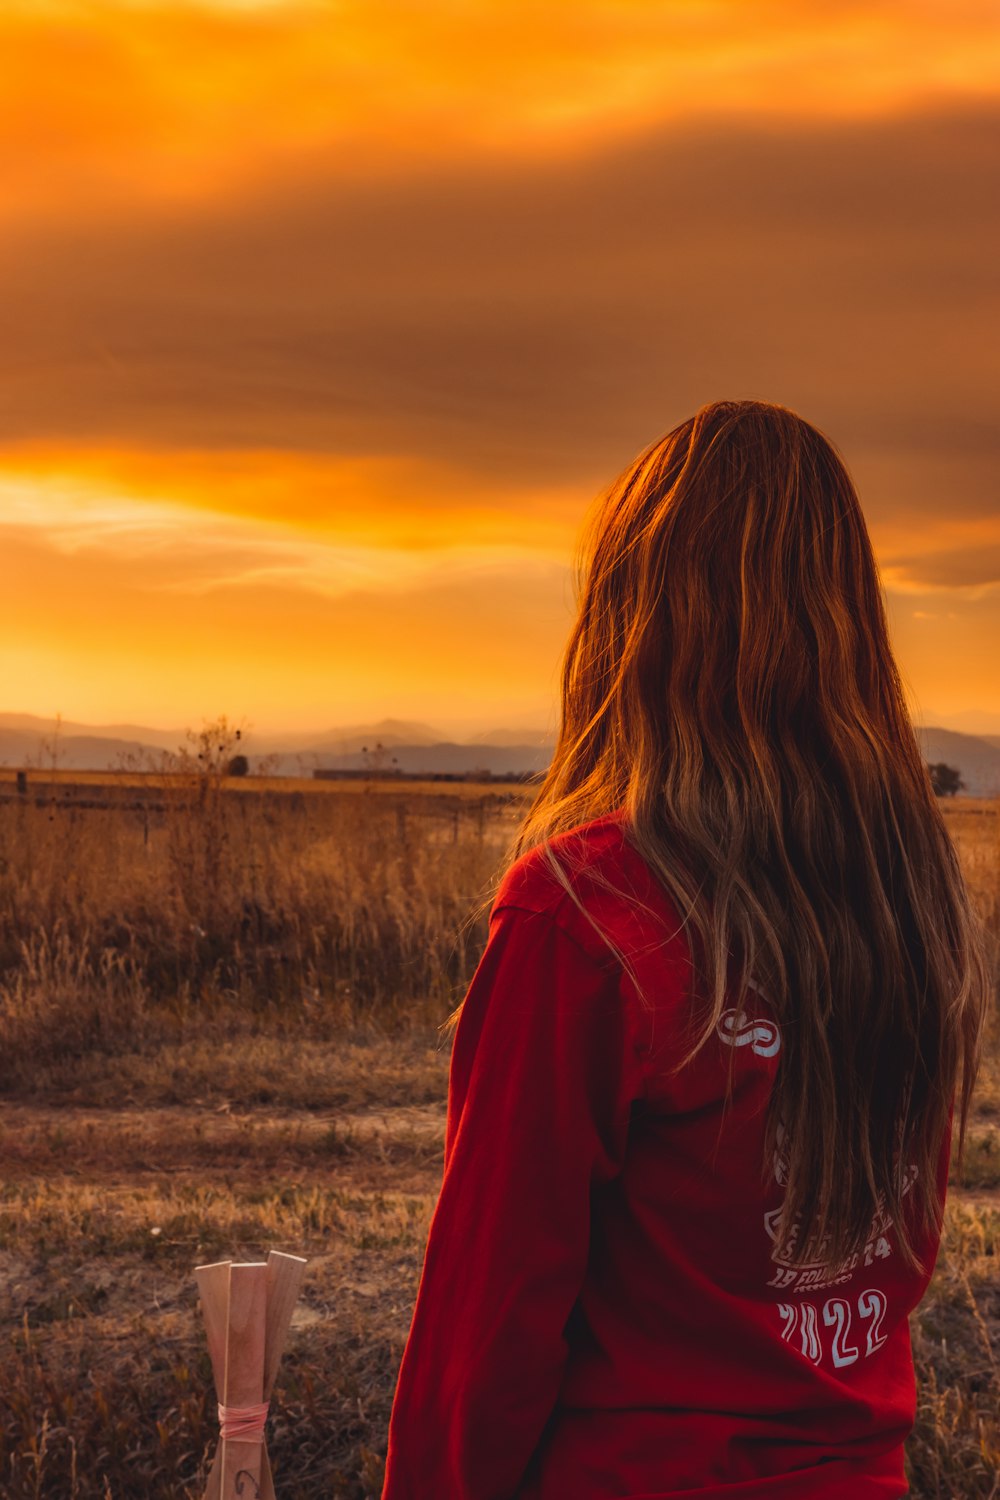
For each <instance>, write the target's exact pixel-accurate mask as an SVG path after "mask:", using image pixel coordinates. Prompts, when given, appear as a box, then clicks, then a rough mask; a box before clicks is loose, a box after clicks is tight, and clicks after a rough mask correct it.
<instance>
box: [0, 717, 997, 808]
mask: <svg viewBox="0 0 1000 1500" xmlns="http://www.w3.org/2000/svg"><path fill="white" fill-rule="evenodd" d="M917 737H918V739H919V741H920V744H921V749H922V750H923V754H924V759H925V760H927V761H931V762H934V761H944V762H945V763H946V764H948V765H950V766H957V767H958V770H959V771H960V773H961V775H962V779H963V780H964V782H965V793H966V795H968V796H975V797H996V796H1000V734H980V735H975V734H961V733H959V732H958V731H957V730H954V729H942V728H940V727H937V726H930V725H929V726H926V727H918V729H917ZM185 745H187V746H189V745H190V742H189V741H188V740H187V739H186V733H185V731H184V730H183V729H177V730H167V729H149V728H146V727H145V726H144V725H140V724H101V725H93V724H79V723H74V722H72V721H68V720H63V721H62V722H61V723H60V725H59V732H58V735H57V734H56V733H55V724H54V722H53V721H52V720H51V719H42V718H39V717H37V716H35V715H33V714H15V713H0V766H6V767H9V768H12V767H22V766H27V767H29V768H31V767H33V766H37V767H38V768H39V769H44V768H47V767H50V766H51V765H52V764H53V755H54V757H55V764H56V766H57V767H58V768H59V769H60V770H68V771H104V770H120V769H122V767H123V766H127V765H129V764H131V765H132V766H134V767H135V768H137V769H138V768H141V767H142V766H143V765H145V764H149V766H150V767H151V768H152V767H155V766H157V765H158V764H159V762H160V759H161V757H162V754H163V752H164V751H177V750H178V749H179V748H181V747H182V746H185ZM379 745H381V747H382V748H381V750H377V749H376V747H377V746H379ZM243 749H244V753H245V754H246V756H247V759H248V761H249V762H250V769H251V771H255V770H267V771H268V772H269V773H270V774H272V775H278V776H282V775H284V776H310V775H311V774H312V772H313V771H314V770H316V769H319V768H325V769H328V770H363V769H365V767H366V766H372V765H373V764H381V765H382V766H384V767H385V768H391V767H392V766H394V765H395V766H398V768H399V769H400V770H401V771H408V772H411V773H419V772H421V771H453V772H465V771H489V772H490V773H491V774H493V775H500V774H502V773H503V772H509V771H541V770H544V768H545V767H546V766H547V765H548V762H549V759H550V757H551V754H552V737H551V735H550V734H547V733H546V732H545V731H544V730H530V729H495V730H491V731H487V732H484V733H482V734H478V735H476V736H475V737H474V738H472V739H470V740H467V741H465V742H463V743H457V742H455V741H453V740H449V739H448V738H447V736H446V735H444V734H442V733H441V731H440V730H437V729H435V728H434V727H433V726H432V725H430V724H422V723H419V722H413V721H410V720H405V719H382V720H380V721H379V722H378V723H373V724H352V725H347V726H343V727H341V728H332V729H326V730H320V731H314V732H309V731H302V732H298V733H294V734H271V735H267V734H262V735H260V736H259V737H258V736H257V735H255V734H252V733H250V734H248V735H247V737H246V740H245V742H244V745H243Z"/></svg>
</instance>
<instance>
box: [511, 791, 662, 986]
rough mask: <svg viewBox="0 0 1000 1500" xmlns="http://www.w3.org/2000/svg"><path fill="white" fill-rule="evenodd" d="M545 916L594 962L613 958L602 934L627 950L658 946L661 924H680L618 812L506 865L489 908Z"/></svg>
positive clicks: (538, 846)
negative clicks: (654, 943)
mask: <svg viewBox="0 0 1000 1500" xmlns="http://www.w3.org/2000/svg"><path fill="white" fill-rule="evenodd" d="M507 906H512V907H520V908H521V909H522V910H525V911H530V912H536V913H544V914H546V915H547V916H548V917H549V918H550V920H552V921H554V922H555V923H556V924H557V925H558V926H560V927H562V928H563V930H564V931H566V932H567V933H568V935H569V936H570V937H572V938H573V939H574V940H575V941H576V942H577V943H578V944H579V946H581V947H582V948H584V949H585V950H586V951H587V952H589V953H591V954H592V956H593V957H594V958H595V959H597V960H598V961H599V962H608V961H613V953H612V950H611V949H609V946H608V944H607V942H606V941H605V939H604V937H603V936H602V933H606V934H607V935H608V936H610V937H611V938H612V939H613V940H614V941H615V943H616V944H617V945H618V946H619V947H621V948H623V949H624V950H625V951H630V950H632V951H634V950H635V949H636V948H637V947H639V948H641V947H642V946H644V945H645V944H646V943H648V942H656V943H658V944H662V942H663V940H664V924H666V925H667V926H668V927H669V928H670V931H671V933H672V934H673V935H675V936H677V935H678V930H679V928H680V927H681V926H682V924H681V922H680V918H679V917H678V915H677V908H676V907H675V905H674V903H673V901H672V900H671V899H670V897H669V896H668V894H667V892H666V891H665V890H664V888H663V885H662V882H661V881H659V880H657V879H656V878H655V876H654V875H653V872H652V871H651V870H650V868H649V866H648V865H647V863H646V861H645V860H644V859H643V857H642V855H641V854H640V853H639V851H638V850H637V849H636V847H635V845H634V844H633V843H632V842H631V840H630V839H629V836H628V822H627V818H626V816H625V813H624V811H623V810H615V811H613V812H609V813H606V814H604V815H603V816H601V817H597V818H592V819H590V820H589V821H588V822H585V823H579V824H577V825H576V826H575V827H573V828H569V829H566V830H564V831H563V832H561V833H557V834H554V835H552V836H551V837H550V838H549V839H547V840H545V841H543V842H542V843H539V844H536V845H534V846H532V847H531V848H530V849H526V850H525V851H524V852H523V853H522V854H520V855H519V856H518V858H517V859H516V860H514V862H513V863H512V864H511V865H510V866H509V868H508V869H507V871H506V872H505V874H504V875H503V877H502V879H501V881H500V884H499V886H498V888H497V892H496V895H495V897H494V900H493V904H492V911H493V912H496V911H498V910H500V908H502V907H507Z"/></svg>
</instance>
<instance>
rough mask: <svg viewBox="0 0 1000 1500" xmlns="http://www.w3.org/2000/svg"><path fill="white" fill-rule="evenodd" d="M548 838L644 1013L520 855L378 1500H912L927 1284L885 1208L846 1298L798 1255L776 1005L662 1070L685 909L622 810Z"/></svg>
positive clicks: (684, 958)
mask: <svg viewBox="0 0 1000 1500" xmlns="http://www.w3.org/2000/svg"><path fill="white" fill-rule="evenodd" d="M554 843H555V846H556V848H557V849H559V848H560V847H562V848H563V849H565V850H566V852H571V853H572V854H573V857H574V859H575V860H580V859H583V860H584V861H585V862H586V869H584V870H583V871H581V872H580V873H577V874H575V875H574V876H573V877H572V881H573V886H574V889H575V890H576V892H577V894H578V895H579V897H580V899H581V901H582V902H583V905H584V907H585V911H586V913H587V914H589V915H590V916H592V917H593V918H594V920H595V921H597V922H598V923H599V924H600V926H601V927H603V928H604V929H606V930H608V931H609V932H610V933H611V935H612V936H613V937H614V938H615V940H616V942H617V943H618V944H619V945H620V946H621V947H622V948H623V949H624V951H625V952H626V954H627V955H628V957H629V959H630V960H631V962H632V963H633V965H634V967H635V971H636V974H637V977H638V978H639V980H640V983H641V985H642V987H643V989H644V990H645V991H646V993H647V994H648V995H650V996H652V997H653V999H654V1004H653V1006H652V1008H651V1009H647V1008H645V1007H644V1006H643V1005H642V1003H641V1001H640V999H639V996H638V995H637V994H636V991H635V987H634V985H633V983H632V981H631V980H630V979H629V978H628V976H627V974H626V972H625V970H624V968H623V966H622V965H621V963H620V962H619V960H618V959H617V958H616V957H615V956H614V955H613V954H612V953H611V951H610V950H609V949H608V947H607V945H606V944H605V943H604V941H603V940H602V939H601V937H600V936H599V934H598V933H597V932H596V931H595V930H594V928H593V927H592V926H591V925H590V923H589V921H588V918H587V915H585V914H584V912H581V911H580V910H579V909H578V908H577V906H576V905H575V903H574V902H573V900H572V898H571V897H570V896H569V895H568V894H567V893H566V892H565V890H564V889H563V888H562V887H561V886H560V885H559V884H558V883H557V882H556V880H555V879H554V878H553V876H552V874H551V872H550V870H549V869H548V868H547V866H546V863H545V860H544V858H543V856H542V854H541V852H540V851H539V850H532V851H529V852H528V853H527V854H525V855H523V856H522V857H521V858H520V859H519V860H518V861H517V862H516V864H514V865H513V866H512V868H511V869H510V870H509V871H508V873H507V875H506V877H505V879H504V881H503V883H502V885H501V887H500V890H499V892H498V893H497V896H496V899H495V901H494V903H493V907H492V911H491V917H490V930H489V938H488V941H487V944H486V948H485V951H484V953H483V955H482V958H481V960H480V963H479V966H478V968H477V970H476V973H475V975H474V977H473V980H472V983H471V985H470V987H469V989H468V992H467V995H466V999H465V1004H464V1007H463V1011H462V1014H461V1017H460V1019H459V1024H458V1026H457V1028H456V1031H455V1036H454V1041H453V1050H452V1056H451V1070H450V1079H449V1095H448V1114H447V1125H446V1136H445V1167H444V1177H443V1182H442V1186H441V1192H440V1196H439V1198H438V1201H437V1205H436V1208H435V1211H434V1215H433V1217H432V1220H431V1225H430V1231H429V1235H428V1241H427V1248H426V1254H425V1259H424V1265H423V1271H422V1274H421V1278H420V1283H419V1287H418V1292H417V1299H416V1305H415V1308H414V1312H413V1319H412V1323H411V1326H410V1331H409V1337H408V1339H407V1343H406V1347H405V1349H404V1352H403V1358H402V1362H401V1365H400V1369H399V1378H398V1382H397V1386H396V1393H395V1399H394V1403H393V1408H392V1414H391V1418H390V1424H389V1444H388V1454H387V1460H386V1477H385V1484H384V1488H383V1490H382V1500H609V1497H612V1496H615V1497H628V1500H682V1497H683V1500H690V1497H692V1496H697V1497H698V1500H756V1497H760V1500H807V1497H808V1500H834V1497H836V1500H876V1497H878V1500H898V1497H900V1496H903V1495H904V1494H905V1493H906V1482H905V1479H904V1474H903V1447H902V1444H903V1441H904V1439H905V1438H906V1436H907V1435H908V1433H909V1431H910V1429H911V1427H912V1425H913V1421H914V1415H915V1385H914V1373H913V1361H912V1356H911V1351H910V1341H909V1327H908V1321H907V1314H908V1313H909V1312H910V1311H911V1309H912V1308H913V1307H914V1306H915V1305H916V1303H917V1302H918V1301H919V1299H920V1297H921V1296H922V1294H923V1292H924V1290H925V1287H926V1285H927V1280H928V1275H929V1273H928V1275H920V1274H915V1273H912V1272H909V1271H907V1269H906V1267H905V1265H904V1264H903V1261H902V1259H901V1257H900V1255H899V1253H898V1250H897V1247H896V1243H895V1238H894V1233H893V1229H892V1225H891V1223H890V1222H889V1221H888V1220H887V1218H886V1217H885V1216H884V1215H883V1216H881V1218H880V1219H877V1220H876V1222H874V1223H873V1226H872V1235H871V1239H870V1241H869V1243H868V1244H867V1246H866V1247H865V1251H864V1252H863V1254H862V1255H861V1256H860V1257H859V1258H858V1263H857V1265H856V1266H855V1267H854V1269H853V1270H847V1269H846V1268H842V1271H841V1275H840V1276H839V1277H838V1278H836V1279H831V1276H830V1274H829V1273H826V1272H825V1271H824V1269H823V1268H822V1267H821V1266H817V1267H811V1268H810V1267H805V1268H798V1269H796V1268H794V1267H790V1266H787V1265H784V1264H783V1263H782V1261H781V1257H780V1254H779V1253H778V1251H777V1249H776V1242H775V1239H774V1235H773V1227H774V1222H775V1218H776V1216H777V1211H778V1210H779V1208H780V1204H781V1201H782V1192H783V1188H782V1178H783V1171H782V1163H781V1160H780V1153H779V1157H778V1159H777V1160H775V1161H774V1162H773V1163H772V1166H773V1170H772V1171H771V1173H770V1179H769V1186H767V1187H762V1184H761V1161H762V1152H763V1149H764V1147H763V1139H764V1124H765V1115H766V1106H767V1102H768V1097H769V1093H770V1089H771V1086H772V1082H773V1079H774V1074H775V1070H776V1067H777V1064H778V1058H779V1054H780V1050H781V1036H780V1032H779V1028H778V1026H777V1025H776V1024H775V1022H774V1020H773V1019H772V1018H771V1017H770V1015H769V1013H768V1008H767V1005H766V1002H765V1000H764V997H763V996H762V995H761V994H760V992H759V991H757V990H756V989H752V990H749V991H747V993H745V994H744V995H742V996H739V997H737V996H734V999H733V1004H732V1006H731V1008H729V1009H728V1010H727V1013H726V1015H725V1016H724V1017H723V1020H722V1022H721V1023H720V1026H719V1027H718V1028H717V1034H716V1035H715V1036H713V1038H712V1041H711V1042H710V1043H709V1044H708V1045H707V1046H706V1047H705V1048H704V1049H703V1050H702V1051H701V1053H699V1055H698V1057H697V1058H696V1059H695V1060H694V1061H693V1062H692V1063H690V1064H689V1065H688V1066H687V1067H686V1068H684V1069H683V1070H682V1071H681V1072H680V1073H679V1074H677V1075H675V1076H674V1077H672V1078H671V1077H669V1076H667V1074H666V1070H665V1068H664V1063H665V1062H667V1061H668V1060H670V1059H671V1058H672V1057H673V1058H676V1057H677V1056H679V1055H680V1053H679V1052H678V1050H677V1049H678V1048H680V1047H681V1046H682V1043H683V1041H684V1040H686V1038H687V1035H688V1033H684V1034H683V1036H682V1025H683V1022H684V1020H685V1019H686V1018H688V1016H689V1013H690V1000H691V976H692V969H691V963H690V950H689V948H688V945H687V941H686V939H685V938H684V936H683V933H682V928H681V923H680V918H679V917H678V915H677V912H676V909H675V908H674V907H673V906H672V904H671V903H670V901H669V899H668V897H667V895H666V893H665V892H664V891H663V888H662V886H661V885H660V883H659V882H658V881H656V880H655V879H654V878H653V876H652V875H651V872H650V871H649V868H648V866H647V865H646V864H645V861H644V860H642V859H641V857H640V856H639V855H638V854H637V853H636V852H635V850H634V849H633V848H632V847H631V845H629V844H628V842H627V841H626V839H625V837H624V833H623V826H622V822H621V819H620V817H619V815H618V814H610V815H609V816H608V817H606V818H601V819H596V820H594V821H593V822H590V823H587V824H583V825H581V826H580V827H578V828H576V829H573V830H571V831H570V832H568V833H565V834H561V835H559V836H558V837H557V838H556V839H555V841H554ZM569 846H571V848H570V847H569ZM592 877H593V878H592ZM603 878H606V879H607V880H608V881H610V882H611V883H612V884H614V885H616V886H617V887H619V888H620V889H624V890H626V891H628V892H629V893H630V899H629V900H627V901H623V900H622V898H621V897H620V896H615V895H613V894H612V893H610V892H608V891H606V890H605V889H603V888H602V885H601V880H602V879H603ZM633 898H634V899H633ZM644 908H645V909H644ZM664 924H665V925H664ZM730 1060H732V1062H733V1064H734V1069H735V1071H734V1083H733V1093H732V1098H731V1101H730V1105H729V1110H728V1112H727V1113H726V1114H725V1115H723V1111H722V1105H723V1099H724V1094H725V1083H726V1073H727V1066H728V1064H729V1062H730ZM720 1130H721V1134H720ZM947 1154H948V1153H947V1150H946V1151H945V1152H944V1153H943V1155H942V1167H941V1170H942V1172H946V1170H947ZM922 1248H923V1250H924V1254H925V1263H927V1264H931V1263H932V1262H933V1259H934V1256H935V1255H936V1253H937V1243H936V1241H935V1242H934V1243H933V1244H929V1245H925V1246H924V1247H922Z"/></svg>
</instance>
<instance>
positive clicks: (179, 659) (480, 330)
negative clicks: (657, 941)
mask: <svg viewBox="0 0 1000 1500" xmlns="http://www.w3.org/2000/svg"><path fill="white" fill-rule="evenodd" d="M0 55H2V56H3V58H4V72H5V83H4V89H3V90H2V92H0V172H2V174H3V181H4V185H5V186H4V192H3V194H2V195H0V286H2V287H3V289H4V290H3V292H2V294H0V295H2V297H3V312H4V331H5V336H4V339H3V340H2V341H0V382H2V388H3V391H4V398H3V401H2V403H0V528H2V545H3V559H4V566H3V589H4V597H5V601H6V602H7V610H8V618H9V619H10V620H11V621H12V628H11V629H9V630H8V631H5V632H4V634H3V639H2V643H0V657H2V667H3V679H2V680H3V683H4V692H3V703H2V704H0V707H3V708H5V709H8V710H10V711H15V710H16V711H22V712H29V713H37V714H42V715H48V716H51V715H54V714H55V713H56V712H61V713H62V714H63V715H64V716H65V717H67V718H73V719H78V720H82V721H85V722H89V723H95V724H96V723H102V722H110V721H122V720H129V721H131V722H147V723H150V724H153V725H168V724H174V723H184V722H187V723H193V722H196V721H197V720H198V719H199V717H201V716H203V715H211V714H213V713H218V712H223V711H227V712H229V713H231V714H234V715H236V716H240V715H246V716H248V718H249V719H250V720H251V721H252V722H253V723H254V724H256V725H257V726H259V727H261V728H274V729H280V728H309V727H317V728H318V727H324V726H327V725H333V724H337V723H341V722H351V721H357V720H361V719H366V718H369V717H380V716H382V715H393V716H399V717H408V718H419V719H422V720H428V721H430V722H432V723H435V724H441V725H442V726H443V727H445V728H449V729H450V728H451V727H453V726H461V725H472V724H479V725H480V726H481V728H483V729H488V728H490V727H501V726H503V725H507V724H513V725H535V726H537V727H538V728H545V727H547V726H550V725H551V723H552V721H553V715H554V711H555V684H556V680H557V673H558V665H559V657H560V653H561V650H562V646H563V642H564V639H565V636H566V632H567V630H568V627H569V621H570V616H571V609H572V584H571V571H570V564H571V561H572V552H573V547H574V543H575V541H576V539H577V536H578V532H579V527H580V523H581V522H582V519H583V516H584V513H585V511H586V509H587V507H588V505H589V504H590V502H591V500H592V499H593V497H594V496H595V495H596V494H597V493H598V492H599V491H600V490H601V489H603V488H604V486H606V485H607V483H609V482H610V480H611V479H612V478H613V477H614V475H615V474H616V473H617V472H618V471H619V470H620V469H621V467H622V466H623V465H624V464H625V463H626V462H627V461H628V460H629V459H630V458H631V457H632V456H633V454H634V453H635V452H636V451H638V449H639V448H640V447H643V446H645V445H646V444H647V443H648V442H650V441H651V440H652V439H653V438H655V437H657V436H659V435H660V434H661V433H662V432H664V431H666V430H667V429H668V428H669V427H671V426H673V425H675V424H676V423H677V422H679V421H680V420H682V419H683V418H684V417H686V416H688V415H689V414H690V413H691V412H692V411H693V410H694V409H695V408H696V407H697V406H698V405H700V404H701V403H702V402H704V401H707V400H711V399H715V398H717V397H723V396H734V395H754V396H763V397H765V398H766V399H770V400H775V401H780V402H782V403H784V404H787V405H789V406H792V407H794V408H795V409H796V410H798V411H800V412H801V414H802V415H803V416H805V417H807V418H808V419H809V420H811V421H813V422H815V423H816V424H817V425H818V426H820V427H821V428H822V429H823V430H824V431H825V432H827V434H828V435H829V436H830V437H831V438H832V439H833V440H834V441H835V442H836V443H837V445H838V446H839V447H840V449H841V451H842V452H843V454H844V456H845V458H846V460H847V462H848V464H849V467H850V468H851V471H852V473H853V475H854V477H855V479H856V481H857V483H858V488H859V492H860V494H861V498H862V502H863V504H864V506H865V510H866V514H867V515H868V517H869V521H870V525H871V530H872V535H873V539H874V541H875V545H876V549H877V552H878V555H879V560H880V565H881V567H882V570H883V580H884V582H885V585H886V588H887V593H888V599H889V606H890V613H891V619H892V625H893V631H894V639H895V642H896V647H897V652H898V654H899V658H900V664H901V667H902V669H903V671H904V676H905V678H906V680H907V684H908V687H909V689H910V691H911V694H912V698H913V706H914V712H915V713H917V715H918V716H921V717H924V718H932V717H933V718H934V719H935V720H936V722H947V721H948V717H949V716H962V715H963V714H968V713H970V712H974V713H975V714H978V715H979V716H980V717H981V719H982V725H981V727H982V728H983V729H993V730H994V731H1000V676H998V674H997V672H996V670H995V661H996V658H997V654H998V648H1000V503H998V501H997V497H996V473H997V471H998V470H997V457H998V455H997V451H996V449H997V422H996V411H995V395H994V392H995V390H996V389H997V388H998V384H997V370H996V355H995V352H994V351H995V348H996V343H997V341H996V339H995V337H994V336H993V333H992V331H991V328H990V322H991V319H992V318H993V317H994V316H995V298H996V287H995V279H994V275H993V265H994V263H995V256H996V247H997V228H998V225H997V220H998V217H1000V209H998V207H997V205H996V201H995V200H996V197H997V195H996V194H995V193H990V192H988V191H987V190H986V186H985V185H986V184H987V183H989V182H991V181H995V180H996V168H997V156H998V155H1000V130H998V124H1000V100H998V97H997V84H996V80H997V78H998V77H1000V18H998V13H997V10H996V6H995V5H994V4H993V3H989V4H986V3H982V4H980V3H976V4H973V3H954V4H947V5H945V4H943V3H936V4H931V3H922V4H921V3H917V4H914V3H912V0H910V3H905V4H904V3H895V4H894V3H881V4H880V3H875V4H872V3H866V4H864V5H862V4H856V5H855V4H845V5H839V6H836V7H815V6H814V7H808V6H802V5H800V4H792V3H790V0H785V3H777V0H772V3H769V4H765V5H762V6H754V7H747V6H745V5H742V4H739V3H737V0H705V3H685V0H670V3H665V4H661V5H649V4H647V3H640V0H631V3H626V0H615V3H607V0H606V3H586V0H584V3H581V4H579V5H575V6H573V7H572V8H570V7H567V6H566V5H564V4H555V3H549V4H533V5H531V6H530V7H529V6H527V5H525V4H518V3H513V4H512V3H507V4H500V3H493V0H489V3H478V4H458V5H456V4H450V3H449V4H444V3H441V4H435V3H433V0H428V3H427V4H426V5H422V6H419V7H418V6H415V5H413V4H410V3H403V0H365V3H361V0H322V3H321V0H316V3H305V0H287V3H283V0H269V3H264V0H261V3H251V0H244V3H238V0H212V3H207V0H199V3H196V0H189V3H173V4H170V3H153V0H148V3H147V0H130V3H126V0H117V3H112V0H95V3H85V0H78V3H70V0H65V3H64V0H30V3H27V0H25V3H11V0H7V3H0ZM963 727H972V726H970V725H967V724H964V721H963Z"/></svg>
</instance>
